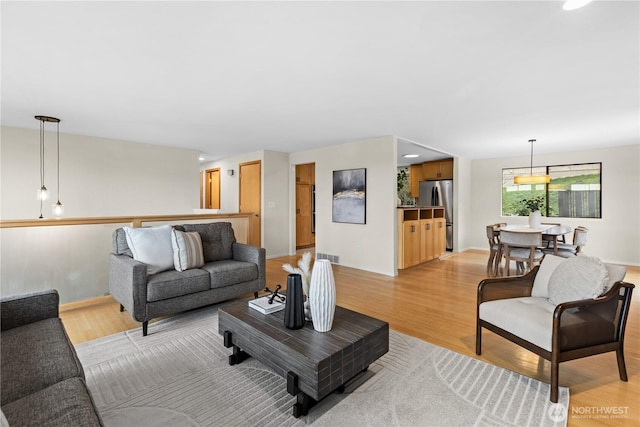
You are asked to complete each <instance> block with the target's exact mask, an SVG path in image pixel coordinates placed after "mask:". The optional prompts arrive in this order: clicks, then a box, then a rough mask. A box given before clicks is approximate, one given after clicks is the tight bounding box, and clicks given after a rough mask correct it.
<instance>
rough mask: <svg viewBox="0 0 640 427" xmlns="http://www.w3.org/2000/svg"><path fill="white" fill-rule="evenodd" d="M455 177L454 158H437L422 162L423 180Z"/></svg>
mask: <svg viewBox="0 0 640 427" xmlns="http://www.w3.org/2000/svg"><path fill="white" fill-rule="evenodd" d="M440 179H453V159H445V160H435V161H432V162H424V163H423V164H422V180H421V181H429V180H440Z"/></svg>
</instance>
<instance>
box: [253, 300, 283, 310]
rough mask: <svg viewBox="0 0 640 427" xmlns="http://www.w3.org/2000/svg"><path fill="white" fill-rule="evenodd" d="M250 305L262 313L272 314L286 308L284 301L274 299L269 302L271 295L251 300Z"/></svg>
mask: <svg viewBox="0 0 640 427" xmlns="http://www.w3.org/2000/svg"><path fill="white" fill-rule="evenodd" d="M249 307H251V308H253V309H254V310H257V311H259V312H260V313H262V314H271V313H275V312H276V311H280V310H283V309H284V303H282V302H278V301H275V300H274V301H273V302H272V303H271V304H269V297H260V298H256V299H252V300H249Z"/></svg>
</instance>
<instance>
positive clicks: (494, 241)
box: [487, 224, 500, 277]
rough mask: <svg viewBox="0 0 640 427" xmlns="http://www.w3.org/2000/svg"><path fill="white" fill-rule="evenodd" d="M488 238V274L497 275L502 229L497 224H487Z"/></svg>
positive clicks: (490, 275)
mask: <svg viewBox="0 0 640 427" xmlns="http://www.w3.org/2000/svg"><path fill="white" fill-rule="evenodd" d="M487 240H488V242H489V260H488V261H487V276H489V277H496V276H497V275H498V266H499V265H500V258H499V254H500V231H499V228H497V227H496V225H495V224H491V225H487Z"/></svg>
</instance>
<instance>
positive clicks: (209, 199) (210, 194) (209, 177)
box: [204, 168, 220, 209]
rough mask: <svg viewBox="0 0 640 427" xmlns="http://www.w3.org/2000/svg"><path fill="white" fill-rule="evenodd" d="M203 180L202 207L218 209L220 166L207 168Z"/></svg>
mask: <svg viewBox="0 0 640 427" xmlns="http://www.w3.org/2000/svg"><path fill="white" fill-rule="evenodd" d="M204 182H205V186H204V208H205V209H220V168H213V169H207V170H206V171H205V178H204Z"/></svg>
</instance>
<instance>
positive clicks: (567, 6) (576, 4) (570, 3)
mask: <svg viewBox="0 0 640 427" xmlns="http://www.w3.org/2000/svg"><path fill="white" fill-rule="evenodd" d="M589 3H591V0H567V1H566V2H565V3H564V5H563V6H562V8H563V9H564V10H574V9H578V8H581V7H582V6H584V5H587V4H589Z"/></svg>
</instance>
